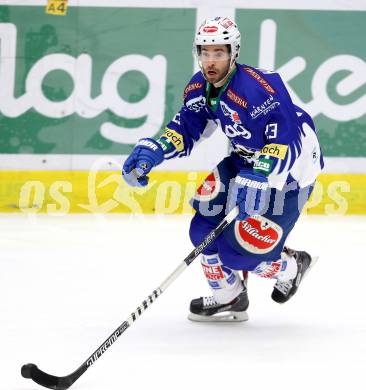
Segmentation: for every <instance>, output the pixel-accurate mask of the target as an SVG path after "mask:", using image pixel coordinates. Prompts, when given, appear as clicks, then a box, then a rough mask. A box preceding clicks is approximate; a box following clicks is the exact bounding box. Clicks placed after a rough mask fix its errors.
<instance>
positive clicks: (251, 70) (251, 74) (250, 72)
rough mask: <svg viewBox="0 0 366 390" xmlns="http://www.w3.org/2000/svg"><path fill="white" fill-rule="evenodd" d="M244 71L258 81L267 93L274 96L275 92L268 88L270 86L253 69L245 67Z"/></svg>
mask: <svg viewBox="0 0 366 390" xmlns="http://www.w3.org/2000/svg"><path fill="white" fill-rule="evenodd" d="M244 70H245V71H246V72H247V73H248V74H249V75H250V76H252V77H253V78H254V79H256V80H257V81H258V83H259V84H260V85H261V86H262V87H263V88H264V89H265V90H266V91H267V92H269V93H271V94H275V93H276V91H275V90H274V89H273V88H272V87H271V86H270V84H269V83H268V82H267V81H266V80H265V79H264V78H263V77H262V76H261V75H259V74H258V73H257V72H256V71H255V70H254V69H252V68H248V67H245V68H244Z"/></svg>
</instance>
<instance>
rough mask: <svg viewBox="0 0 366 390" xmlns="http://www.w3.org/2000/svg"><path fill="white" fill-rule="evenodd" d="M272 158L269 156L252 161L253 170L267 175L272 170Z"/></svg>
mask: <svg viewBox="0 0 366 390" xmlns="http://www.w3.org/2000/svg"><path fill="white" fill-rule="evenodd" d="M272 165H273V160H270V159H269V158H259V159H258V160H255V161H254V166H253V170H254V172H257V173H262V174H263V175H265V176H268V175H269V174H270V173H271V171H272Z"/></svg>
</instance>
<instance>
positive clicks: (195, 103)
mask: <svg viewBox="0 0 366 390" xmlns="http://www.w3.org/2000/svg"><path fill="white" fill-rule="evenodd" d="M205 105H206V98H205V97H204V96H202V95H200V96H198V97H196V98H193V99H190V100H188V101H187V102H186V107H187V108H188V110H191V111H194V112H200V111H201V110H202V108H203V107H205Z"/></svg>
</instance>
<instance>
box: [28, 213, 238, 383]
mask: <svg viewBox="0 0 366 390" xmlns="http://www.w3.org/2000/svg"><path fill="white" fill-rule="evenodd" d="M238 212H239V210H238V207H235V208H233V209H232V210H231V211H230V213H229V214H228V215H227V216H226V217H225V218H224V219H223V220H222V221H221V222H220V224H219V225H218V226H217V227H216V228H215V229H213V230H212V231H211V232H210V233H209V234H208V235H207V236H206V237H205V239H204V240H203V241H202V242H201V243H200V244H199V245H197V246H196V248H195V249H193V251H192V252H191V253H190V254H189V255H188V256H187V257H186V258H185V259H184V260H183V261H182V263H181V264H180V265H179V266H178V267H177V268H176V269H175V270H174V271H173V272H172V273H171V274H170V275H169V276H168V277H167V278H166V279H165V280H164V281H163V283H162V284H161V285H160V286H159V287H158V288H157V289H156V290H154V291H153V293H152V294H151V295H149V296H148V298H147V299H146V300H145V301H143V302H142V304H141V305H140V306H138V307H137V309H136V310H135V311H134V312H133V313H132V314H131V315H130V316H129V317H128V318H127V320H126V321H124V322H123V323H122V324H121V325H120V326H119V327H118V328H117V329H116V330H115V331H114V332H113V333H112V334H111V335H110V336H109V337H108V338H107V340H105V341H104V343H103V344H102V345H101V346H100V347H99V348H98V349H96V350H95V352H93V353H92V354H91V355H90V356H89V357H88V358H87V359H86V361H85V362H84V363H83V364H82V365H81V366H80V367H79V368H78V369H77V370H76V371H74V372H73V373H72V374H70V375H66V376H54V375H50V374H47V373H45V372H44V371H42V370H40V369H39V368H38V367H37V366H36V365H35V364H31V363H30V364H25V365H24V366H23V367H22V369H21V373H22V376H23V377H24V378H31V379H32V380H33V381H34V382H36V383H38V384H39V385H41V386H44V387H48V388H49V389H55V390H65V389H68V388H69V387H70V386H71V385H72V384H73V383H74V382H75V381H76V380H77V379H79V378H80V377H81V375H83V374H84V372H85V371H86V370H87V369H88V368H89V367H90V366H91V365H93V364H94V363H95V362H96V361H97V360H98V359H99V358H100V357H101V356H102V355H103V354H104V352H106V350H107V349H108V348H109V347H110V346H111V345H112V344H114V343H115V342H116V341H117V339H118V337H119V336H121V334H122V333H123V332H124V331H125V330H126V329H127V328H129V327H130V325H132V323H133V322H135V321H136V320H137V318H139V317H140V315H141V314H142V313H143V312H144V311H145V310H146V309H147V308H148V307H149V306H150V305H151V304H152V303H153V302H154V301H155V300H156V298H158V297H159V295H161V294H162V293H163V291H165V290H166V289H167V288H168V286H170V284H171V283H173V282H174V280H175V279H177V278H178V276H179V275H180V274H181V273H182V272H183V271H184V270H185V269H186V268H187V267H188V266H189V265H190V264H191V263H192V262H193V261H194V260H195V259H196V258H197V256H198V255H199V254H200V253H201V252H202V251H203V250H204V249H205V248H206V247H207V246H209V245H210V244H211V243H212V242H214V241H215V240H216V238H217V237H218V236H219V235H220V234H221V233H222V231H223V230H224V229H225V228H226V227H227V226H228V225H229V224H230V223H231V222H232V221H233V220H234V219H235V218H236V216H237V215H238Z"/></svg>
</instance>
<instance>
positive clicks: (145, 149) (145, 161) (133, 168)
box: [122, 138, 164, 187]
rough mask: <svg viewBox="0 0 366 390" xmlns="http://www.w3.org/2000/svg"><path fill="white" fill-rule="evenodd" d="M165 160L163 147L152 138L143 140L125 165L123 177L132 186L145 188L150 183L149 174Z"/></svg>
mask: <svg viewBox="0 0 366 390" xmlns="http://www.w3.org/2000/svg"><path fill="white" fill-rule="evenodd" d="M163 160H164V152H163V149H162V147H161V146H160V145H159V144H158V143H157V142H156V141H155V140H153V139H152V138H142V139H140V140H139V142H138V143H137V144H136V146H135V147H134V149H133V150H132V153H131V154H130V155H129V157H128V158H127V160H126V161H125V163H124V164H123V168H122V176H123V178H124V179H125V181H126V183H127V184H129V185H130V186H133V187H144V186H146V185H147V184H148V182H149V178H148V176H147V174H148V173H149V172H150V171H151V169H152V168H153V167H155V166H156V165H159V164H160V163H161V162H162V161H163Z"/></svg>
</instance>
